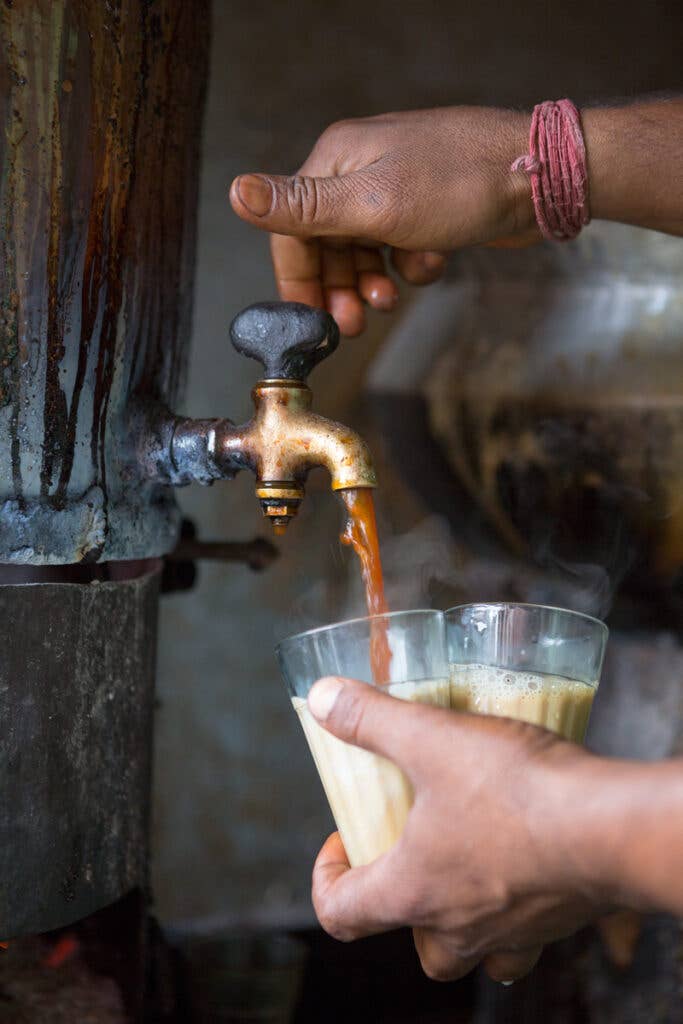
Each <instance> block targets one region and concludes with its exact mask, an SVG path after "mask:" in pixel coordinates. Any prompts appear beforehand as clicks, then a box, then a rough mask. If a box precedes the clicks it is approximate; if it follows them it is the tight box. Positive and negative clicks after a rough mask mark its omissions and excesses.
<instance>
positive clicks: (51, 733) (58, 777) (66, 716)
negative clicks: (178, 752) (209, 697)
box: [0, 566, 159, 938]
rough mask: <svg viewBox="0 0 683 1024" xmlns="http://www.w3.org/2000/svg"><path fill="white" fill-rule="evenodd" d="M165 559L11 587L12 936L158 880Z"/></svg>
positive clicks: (5, 643) (7, 718)
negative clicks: (157, 703) (112, 574)
mask: <svg viewBox="0 0 683 1024" xmlns="http://www.w3.org/2000/svg"><path fill="white" fill-rule="evenodd" d="M158 568H159V567H158V566H157V569H156V570H153V571H151V572H150V571H147V572H145V573H143V574H142V575H140V576H138V577H137V578H134V579H130V580H127V581H122V582H93V583H90V584H77V583H36V584H31V585H20V586H16V585H6V586H0V621H2V643H1V644H0V722H2V743H0V877H2V880H3V881H2V886H0V936H2V937H3V938H11V937H13V936H17V935H23V934H28V933H33V932H44V931H47V930H50V929H53V928H57V927H61V926H63V925H65V924H68V923H70V922H71V921H75V920H77V919H78V918H81V917H84V916H86V915H87V914H90V913H92V912H93V911H94V910H96V909H98V908H99V907H102V906H104V905H106V904H107V903H111V902H112V901H114V900H115V899H117V898H119V897H120V896H122V895H123V894H124V893H126V892H128V891H130V890H131V889H133V888H135V887H143V888H144V886H145V885H146V882H147V830H148V817H149V802H150V772H151V751H152V711H153V699H154V667H155V657H156V623H157V607H158V597H157V595H158V580H159V572H158ZM113 625H114V628H112V627H113Z"/></svg>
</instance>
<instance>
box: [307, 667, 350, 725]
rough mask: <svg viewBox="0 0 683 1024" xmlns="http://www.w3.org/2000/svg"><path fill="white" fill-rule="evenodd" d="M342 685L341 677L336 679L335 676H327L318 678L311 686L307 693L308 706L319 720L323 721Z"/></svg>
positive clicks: (335, 701) (334, 702) (335, 700)
mask: <svg viewBox="0 0 683 1024" xmlns="http://www.w3.org/2000/svg"><path fill="white" fill-rule="evenodd" d="M343 685H344V684H343V683H342V681H341V679H337V677H336V676H327V678H325V679H319V680H318V682H317V683H315V684H314V686H313V687H312V689H311V692H310V693H309V695H308V707H309V710H310V712H311V714H312V715H314V717H315V718H317V719H318V721H319V722H324V721H325V719H326V718H327V717H328V715H329V714H330V712H331V711H332V708H333V707H334V705H335V704H336V703H337V697H338V696H339V694H340V693H341V691H342V689H343Z"/></svg>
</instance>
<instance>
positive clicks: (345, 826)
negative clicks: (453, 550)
mask: <svg viewBox="0 0 683 1024" xmlns="http://www.w3.org/2000/svg"><path fill="white" fill-rule="evenodd" d="M277 657H278V661H279V664H280V668H281V670H282V674H283V676H284V678H285V682H286V683H287V686H288V689H289V694H290V697H291V699H292V704H293V706H294V709H295V711H296V713H297V715H298V716H299V721H300V722H301V725H302V727H303V730H304V734H305V736H306V739H307V741H308V745H309V747H310V749H311V753H312V755H313V760H314V761H315V764H316V767H317V769H318V773H319V775H320V779H321V781H322V784H323V787H324V789H325V793H326V795H327V799H328V801H329V804H330V808H331V810H332V814H333V815H334V819H335V822H336V824H337V828H338V829H339V833H340V835H341V838H342V841H343V843H344V847H345V849H346V853H347V855H348V858H349V862H350V863H351V865H352V867H357V866H358V865H360V864H367V863H369V862H370V861H373V860H375V859H376V858H377V857H379V856H381V855H382V854H383V853H385V852H386V851H387V850H388V849H390V847H391V846H393V844H394V843H395V842H396V840H397V839H398V837H399V835H400V834H401V831H402V829H403V826H404V825H405V821H406V818H407V816H408V812H409V810H410V807H411V805H412V802H413V793H412V789H411V786H410V783H409V782H408V780H407V779H406V777H405V776H404V774H403V772H401V771H400V769H399V768H397V767H396V765H394V764H392V763H391V762H390V761H387V760H386V759H385V758H383V757H379V756H378V755H377V754H372V753H370V752H369V751H367V750H362V749H361V748H360V747H355V746H352V745H351V744H349V743H345V742H343V741H342V740H340V739H338V738H337V737H336V736H333V735H332V734H331V733H329V732H328V731H327V730H326V729H324V728H323V727H322V726H321V725H319V724H318V722H317V721H316V720H315V718H313V716H312V715H311V713H310V712H309V710H308V705H307V703H306V698H307V696H308V692H309V690H310V688H311V686H312V685H313V683H314V682H315V681H316V680H317V679H320V678H321V677H322V676H344V677H346V678H351V679H359V680H361V682H365V683H370V684H372V685H373V686H377V687H378V688H379V689H382V690H385V691H386V692H387V693H389V694H390V695H391V696H393V697H398V698H400V699H401V700H408V701H418V702H421V703H424V704H435V705H439V706H441V707H444V708H447V707H448V706H449V703H450V682H449V669H448V656H447V651H446V637H445V628H444V618H443V613H442V612H439V611H407V612H393V613H389V614H387V615H373V616H369V617H368V618H364V619H352V620H351V621H349V622H339V623H336V624H334V625H331V626H323V627H321V628H320V629H312V630H309V631H308V632H307V633H299V634H297V635H296V636H292V637H289V638H288V639H287V640H283V641H282V643H280V644H279V645H278V647H277Z"/></svg>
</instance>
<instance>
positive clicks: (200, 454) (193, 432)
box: [146, 378, 377, 533]
mask: <svg viewBox="0 0 683 1024" xmlns="http://www.w3.org/2000/svg"><path fill="white" fill-rule="evenodd" d="M252 398H253V401H254V415H253V416H252V418H251V419H250V420H249V421H248V422H247V423H245V424H242V425H235V424H234V423H232V422H231V421H230V420H227V419H211V420H196V419H184V418H180V417H173V418H167V419H165V420H164V419H163V418H162V420H161V421H159V420H157V422H162V424H163V427H162V428H160V427H158V426H157V428H156V430H155V431H154V433H155V436H156V437H157V438H158V439H159V441H161V442H162V443H161V449H163V450H165V451H166V452H167V456H166V457H165V458H160V457H158V456H155V457H154V458H151V457H150V455H149V453H147V456H146V461H147V463H148V465H149V466H150V473H151V474H152V475H154V476H156V477H157V478H159V476H163V477H164V478H165V480H166V481H167V482H168V483H172V484H176V485H183V484H188V483H191V482H197V483H203V484H210V483H213V481H214V480H218V479H223V480H226V479H231V478H232V477H233V476H234V475H235V474H236V473H237V472H239V470H242V469H249V470H251V471H252V472H253V473H254V475H255V477H256V496H257V498H258V499H259V501H260V503H261V508H262V511H263V514H264V515H265V516H266V517H267V518H268V519H269V520H270V521H271V523H272V525H273V527H274V528H275V530H276V532H278V533H281V532H283V531H284V529H285V528H286V527H287V525H288V524H289V522H290V520H291V519H292V518H293V517H294V516H295V515H296V513H297V511H298V509H299V506H300V505H301V502H302V500H303V497H304V493H305V492H304V485H305V481H306V477H307V475H308V472H309V470H311V469H313V468H316V467H323V468H324V469H327V471H328V472H329V474H330V483H331V487H332V490H334V491H338V490H342V489H345V488H351V487H376V486H377V477H376V474H375V470H374V466H373V463H372V457H371V455H370V452H369V450H368V447H367V445H366V444H365V442H364V441H363V439H362V438H361V437H360V436H359V435H358V434H357V433H356V432H355V431H353V430H351V429H350V428H349V427H347V426H344V425H343V424H341V423H336V422H334V421H333V420H329V419H326V418H325V417H324V416H320V415H318V414H317V413H314V412H313V411H312V409H311V406H312V401H313V396H312V393H311V390H310V388H309V387H308V386H307V385H306V384H305V383H303V382H302V381H294V380H285V379H279V378H277V379H267V380H261V381H259V382H258V383H257V385H256V387H255V388H254V390H253V391H252ZM147 433H148V436H149V432H147ZM162 438H163V441H162ZM155 449H156V446H155ZM157 450H158V449H157ZM160 471H161V472H160Z"/></svg>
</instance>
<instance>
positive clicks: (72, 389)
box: [0, 0, 209, 563]
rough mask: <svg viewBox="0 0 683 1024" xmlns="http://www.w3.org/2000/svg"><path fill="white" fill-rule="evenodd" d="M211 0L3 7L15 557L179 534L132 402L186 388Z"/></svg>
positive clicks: (141, 543)
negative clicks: (135, 435)
mask: <svg viewBox="0 0 683 1024" xmlns="http://www.w3.org/2000/svg"><path fill="white" fill-rule="evenodd" d="M208 7H209V4H208V0H193V2H192V3H185V2H183V0H108V2H106V3H104V2H101V0H12V2H9V0H7V2H5V3H2V4H1V5H0V127H1V128H2V133H3V144H2V145H1V146H0V431H1V432H2V435H3V436H4V437H6V438H8V443H6V444H3V445H1V446H0V561H4V562H9V561H16V562H22V563H28V562H34V563H50V562H55V563H56V562H74V561H80V560H89V561H97V560H98V559H102V560H104V559H107V558H134V557H138V556H142V555H145V556H149V555H156V554H160V553H162V552H164V551H167V550H169V549H170V548H172V547H173V545H174V543H175V536H176V531H177V525H178V516H177V512H176V509H175V505H174V502H173V499H172V497H171V496H170V493H168V492H167V491H166V489H164V488H162V487H160V486H159V485H158V484H153V483H151V482H149V481H146V480H145V479H144V477H142V475H140V474H137V476H136V473H135V470H134V469H131V465H130V462H129V459H128V455H127V444H126V441H127V438H128V435H129V432H130V430H129V422H128V416H129V408H128V407H129V402H130V399H131V397H132V396H134V395H135V396H146V397H148V398H151V399H155V400H157V401H163V402H164V403H167V404H169V405H171V406H173V405H174V403H175V402H176V401H177V400H178V399H179V397H180V396H181V393H182V388H183V383H184V378H185V368H186V361H187V343H188V340H189V334H190V319H191V290H192V270H193V262H194V244H195V207H196V196H197V179H198V168H199V160H198V157H199V149H198V141H199V133H200V128H201V119H202V106H203V97H204V90H205V79H206V56H207V39H208V16H209V11H208Z"/></svg>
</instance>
